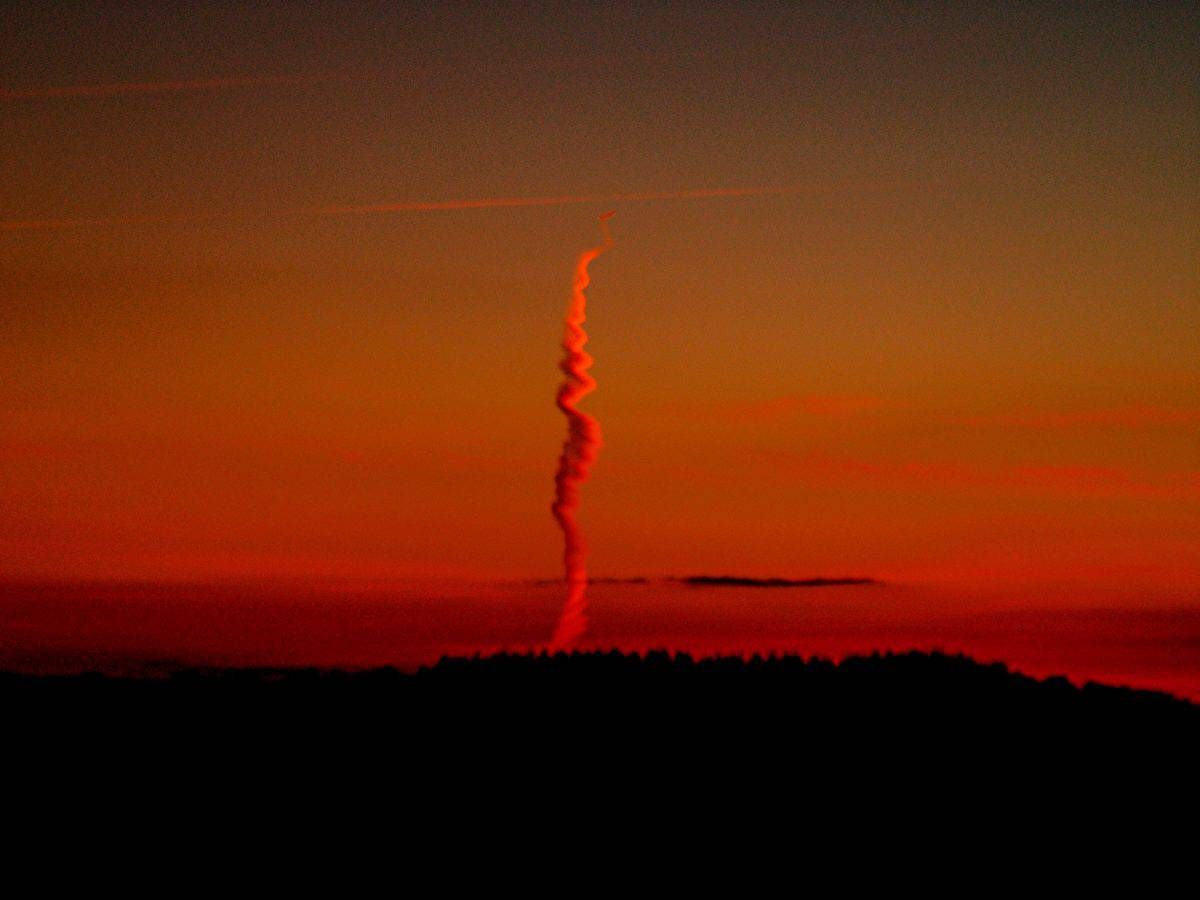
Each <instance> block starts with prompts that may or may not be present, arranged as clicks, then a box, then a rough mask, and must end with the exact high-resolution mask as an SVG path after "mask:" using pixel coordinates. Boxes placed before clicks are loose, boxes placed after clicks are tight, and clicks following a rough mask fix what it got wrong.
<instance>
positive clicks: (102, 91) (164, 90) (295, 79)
mask: <svg viewBox="0 0 1200 900" xmlns="http://www.w3.org/2000/svg"><path fill="white" fill-rule="evenodd" d="M338 77H339V76H335V75H330V74H315V75H226V76H222V77H218V78H186V79H180V80H175V81H117V82H107V83H104V84H70V85H59V86H53V87H26V88H7V87H0V100H53V99H58V98H66V97H120V96H124V95H128V94H170V93H179V92H185V91H215V90H221V89H223V88H242V87H261V86H267V85H302V84H317V83H320V82H323V81H331V80H334V79H335V78H338Z"/></svg>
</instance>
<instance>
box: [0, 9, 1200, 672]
mask: <svg viewBox="0 0 1200 900" xmlns="http://www.w3.org/2000/svg"><path fill="white" fill-rule="evenodd" d="M1197 60H1200V12H1198V11H1197V7H1196V5H1195V4H1191V3H1155V4H1106V3H1094V4H1082V5H1076V4H1062V5H1061V6H1059V5H1053V4H974V3H950V4H938V3H931V4H912V5H909V4H887V3H885V4H861V3H833V4H795V3H780V4H773V3H747V4H738V5H732V4H723V3H713V4H699V3H688V4H683V3H679V4H649V5H645V6H640V7H638V8H636V9H635V8H633V7H632V6H627V5H624V4H545V5H543V4H532V3H531V4H513V5H492V4H429V5H428V7H423V6H421V5H417V4H412V5H407V4H395V3H383V2H380V3H344V4H340V3H323V4H303V5H302V4H293V3H261V4H244V3H228V4H223V3H209V4H202V5H196V4H186V3H179V4H173V3H133V2H130V3H96V4H89V3H72V4H57V3H41V2H38V3H33V2H28V3H22V2H9V3H5V4H4V6H3V9H2V10H0V122H2V123H3V124H2V127H0V171H2V173H3V179H2V181H0V329H2V332H0V333H2V335H3V341H2V342H0V578H4V579H7V580H9V581H14V582H35V581H42V580H85V581H88V580H90V581H95V580H106V579H135V580H142V581H153V582H171V581H195V580H222V579H230V578H240V579H244V578H281V577H282V578H296V577H299V578H310V577H317V578H330V577H336V578H344V579H391V580H395V581H398V582H404V581H405V580H406V579H429V578H439V579H462V580H476V581H488V580H492V581H495V580H513V579H525V578H553V577H555V576H556V575H558V574H559V573H560V566H561V554H562V539H561V535H560V534H559V532H558V530H557V528H556V526H555V522H554V520H553V518H552V517H551V516H550V513H549V503H550V500H551V499H552V497H553V474H554V464H555V460H556V458H557V454H558V451H559V448H560V446H561V443H562V439H563V429H564V424H563V420H562V416H561V415H560V414H559V412H558V411H557V410H556V409H555V408H554V404H553V398H554V392H555V389H556V386H557V384H558V381H559V378H560V373H559V372H558V369H557V368H556V366H557V361H558V356H559V346H558V345H559V340H560V337H561V329H562V314H563V310H564V308H565V304H566V301H567V298H568V296H569V291H570V277H571V271H572V267H573V265H574V263H575V259H576V257H577V256H578V254H579V252H580V251H581V250H583V249H585V248H586V247H588V246H591V245H593V244H595V243H596V241H597V237H598V231H597V226H596V219H597V216H598V214H599V213H601V212H603V211H605V210H608V209H613V210H616V215H615V216H614V218H613V219H612V221H611V227H612V233H613V238H614V241H615V243H614V246H613V249H612V250H611V251H610V252H608V253H607V254H605V255H604V256H603V257H602V258H600V259H598V260H596V261H595V262H594V263H593V264H592V268H591V276H592V284H591V286H590V288H589V291H588V304H589V308H588V331H589V334H590V337H591V343H590V344H589V349H590V350H591V352H592V353H593V355H594V356H595V358H596V362H595V366H594V368H593V369H592V374H593V375H594V376H595V377H596V379H597V381H598V384H599V387H598V389H597V391H596V392H595V393H594V394H592V395H591V396H589V397H588V398H587V399H586V400H585V401H584V403H583V406H584V408H586V409H587V411H588V412H589V413H590V414H592V415H594V416H595V417H596V418H597V419H599V421H600V422H601V425H602V428H603V432H604V439H605V446H604V449H603V452H602V454H601V457H600V459H599V461H598V462H597V464H596V466H595V468H594V471H593V478H592V480H591V481H590V482H589V483H588V484H587V485H586V487H585V489H584V501H583V508H582V511H581V513H580V521H581V523H582V525H583V527H584V528H585V530H586V532H587V535H588V542H589V544H590V547H591V556H590V560H589V566H590V569H591V571H592V573H593V574H595V575H601V576H635V575H637V576H643V575H650V576H657V575H669V574H687V573H693V572H735V573H738V574H743V575H758V576H788V577H809V576H818V575H855V576H864V577H874V578H879V579H882V580H885V581H888V582H889V583H896V584H916V585H921V584H927V585H934V584H937V585H942V586H945V585H962V586H966V587H970V588H971V589H972V590H978V589H984V588H989V589H990V588H1013V589H1016V588H1018V587H1019V588H1020V589H1021V590H1025V591H1027V593H1026V594H1024V595H1023V596H1025V597H1027V598H1028V599H1027V600H1025V601H1022V602H1023V603H1025V604H1027V605H1028V606H1029V607H1035V606H1040V605H1045V604H1047V603H1054V604H1067V605H1072V606H1084V605H1087V604H1088V603H1091V602H1092V600H1093V598H1094V597H1095V596H1097V594H1096V593H1095V592H1096V591H1101V592H1104V591H1107V592H1108V593H1106V594H1104V596H1106V597H1108V598H1109V599H1108V600H1106V601H1105V602H1111V603H1115V604H1117V605H1121V606H1125V607H1139V606H1145V605H1147V604H1149V605H1154V604H1158V605H1162V606H1171V607H1173V608H1174V607H1180V606H1182V607H1187V608H1192V609H1197V608H1200V552H1198V551H1197V548H1200V352H1198V351H1200V264H1198V260H1200V152H1198V151H1200V112H1198V111H1200V64H1198V63H1197ZM733 189H737V190H741V189H745V190H746V191H747V194H746V195H744V196H736V195H734V196H720V195H719V194H720V193H721V192H722V191H727V190H729V191H732V192H733V193H734V194H736V191H734V190H733ZM708 192H713V193H714V194H716V195H714V196H695V194H706V193H708ZM677 194H693V196H688V197H678V198H675V199H670V197H671V196H672V195H677ZM646 195H654V196H657V197H658V198H659V199H623V200H622V199H615V200H612V201H609V200H605V199H603V198H609V197H618V198H619V197H626V198H628V197H639V196H640V197H645V196H646ZM511 198H516V199H522V200H523V199H537V198H568V199H569V198H595V199H590V200H588V199H585V200H583V201H581V202H569V203H568V202H564V203H551V202H547V203H545V204H542V203H538V204H536V205H499V206H490V205H487V203H484V204H474V203H468V204H462V205H461V206H462V207H463V208H451V209H424V210H423V209H420V208H418V207H420V206H421V205H422V204H433V205H442V204H445V202H446V201H458V200H472V201H474V200H478V201H486V202H488V203H490V202H491V201H495V200H498V199H511ZM392 205H394V206H400V207H402V208H401V209H393V210H387V209H380V207H387V206H392ZM451 205H453V204H451ZM1114 585H1117V586H1119V588H1120V592H1118V593H1119V596H1117V595H1116V594H1113V590H1114V587H1113V586H1114ZM1114 598H1115V599H1114ZM1197 647H1200V638H1198V639H1197V645H1196V647H1193V648H1192V649H1191V650H1190V651H1189V652H1191V653H1192V655H1193V658H1195V657H1196V656H1197V655H1200V651H1198V650H1197ZM1197 665H1198V667H1200V661H1198V662H1197Z"/></svg>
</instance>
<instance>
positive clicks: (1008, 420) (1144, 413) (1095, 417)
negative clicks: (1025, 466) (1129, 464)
mask: <svg viewBox="0 0 1200 900" xmlns="http://www.w3.org/2000/svg"><path fill="white" fill-rule="evenodd" d="M954 421H955V422H957V423H960V424H963V425H971V426H976V427H987V426H996V427H1002V428H1022V429H1037V430H1070V429H1083V428H1151V427H1154V426H1160V425H1196V424H1200V409H1176V408H1171V407H1166V406H1154V405H1149V404H1131V405H1129V406H1118V407H1111V408H1108V409H1093V410H1072V411H1057V412H1045V411H1027V412H1016V413H1001V414H994V415H979V416H959V417H956V418H955V420H954Z"/></svg>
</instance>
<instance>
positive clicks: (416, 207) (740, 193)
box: [0, 185, 838, 231]
mask: <svg viewBox="0 0 1200 900" xmlns="http://www.w3.org/2000/svg"><path fill="white" fill-rule="evenodd" d="M834 190H838V188H837V187H834V186H824V187H822V186H814V185H792V186H784V187H731V188H698V189H695V190H685V191H644V192H640V193H625V194H562V195H558V196H554V197H475V198H469V199H461V200H414V201H403V202H400V203H367V204H340V205H331V206H310V207H300V208H294V209H276V210H260V211H254V210H227V211H224V212H213V213H194V214H189V215H183V214H181V215H144V216H143V215H131V216H84V217H78V218H72V217H59V218H44V219H0V231H35V230H54V229H62V228H79V227H82V226H85V225H153V224H172V223H179V224H185V223H189V222H206V221H225V220H239V219H259V218H264V219H270V218H278V217H294V216H343V215H366V214H369V213H403V212H439V211H449V210H461V209H515V208H521V207H534V206H571V205H579V204H585V203H645V202H650V201H654V200H704V199H721V198H728V199H736V198H739V197H782V196H788V195H794V194H819V193H829V192H831V191H834Z"/></svg>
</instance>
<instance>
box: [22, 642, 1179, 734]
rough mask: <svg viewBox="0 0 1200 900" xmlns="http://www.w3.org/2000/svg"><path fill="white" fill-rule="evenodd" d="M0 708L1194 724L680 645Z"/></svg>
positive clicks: (193, 684)
mask: <svg viewBox="0 0 1200 900" xmlns="http://www.w3.org/2000/svg"><path fill="white" fill-rule="evenodd" d="M0 703H3V705H4V706H5V707H6V708H7V709H8V710H10V711H18V710H23V711H25V712H27V713H31V714H36V713H39V712H49V711H56V712H59V713H64V714H66V713H72V712H74V713H82V714H89V715H90V714H95V713H97V712H105V713H107V714H112V715H115V716H124V715H132V716H133V717H134V718H137V717H141V716H145V717H153V718H154V719H155V721H156V722H159V723H161V722H163V721H169V720H170V719H171V718H172V717H178V716H189V717H190V716H195V715H202V716H205V717H208V718H210V719H212V720H213V721H214V723H215V724H220V723H221V722H222V721H226V720H228V721H233V720H235V719H238V718H239V717H242V716H249V717H250V718H251V719H254V718H255V717H257V716H259V715H262V714H267V715H270V716H275V717H282V719H283V720H286V719H287V718H288V717H289V716H293V715H302V717H303V718H304V719H305V720H306V721H315V720H316V719H317V718H320V717H338V718H347V717H349V718H354V717H361V718H363V719H364V720H370V721H372V722H374V723H377V724H378V723H382V724H385V725H396V726H397V727H399V725H400V724H402V723H404V722H405V721H407V720H411V719H412V718H413V717H417V718H424V717H428V716H430V715H441V714H446V715H449V716H451V717H454V718H462V717H467V718H469V717H482V718H490V717H494V716H496V715H500V714H503V715H504V716H506V717H509V718H510V719H514V720H515V719H528V720H529V721H531V722H543V723H550V724H554V725H555V726H557V725H562V724H564V723H569V722H571V721H574V720H580V721H587V722H593V723H594V722H596V721H600V720H603V721H605V722H606V723H607V724H608V725H609V726H611V727H613V728H614V729H617V730H620V729H621V728H622V727H625V726H626V725H629V724H633V723H637V724H638V725H639V726H640V725H643V724H645V723H646V722H647V721H648V722H650V723H651V727H653V728H656V729H661V728H666V727H668V725H669V726H671V727H674V726H679V727H691V726H695V725H697V724H701V723H704V724H706V725H709V724H711V725H719V724H721V722H722V721H723V720H725V719H731V718H733V719H738V720H740V721H748V720H758V721H759V722H760V724H762V725H766V726H775V725H788V726H792V725H800V724H812V723H814V722H821V723H825V724H828V723H830V722H833V721H839V722H842V723H845V724H855V725H878V724H880V723H895V722H906V723H912V722H917V721H920V722H923V723H924V724H925V726H926V727H933V728H958V727H961V726H962V725H964V724H969V723H970V724H981V723H991V724H1004V725H1005V726H1006V727H1010V728H1017V729H1021V728H1025V727H1037V728H1044V727H1052V728H1058V727H1061V726H1062V725H1063V723H1070V724H1071V725H1089V726H1102V727H1106V728H1108V727H1113V728H1115V727H1133V726H1139V727H1140V726H1143V725H1152V726H1155V727H1157V726H1167V725H1180V726H1191V727H1196V726H1200V706H1197V705H1195V704H1192V703H1189V702H1188V701H1186V700H1182V699H1179V698H1176V697H1172V696H1170V695H1168V694H1164V693H1160V692H1156V691H1147V690H1137V689H1133V688H1125V687H1114V686H1108V685H1101V684H1095V683H1088V684H1086V685H1083V686H1082V687H1077V686H1075V685H1073V684H1072V683H1071V682H1069V681H1068V680H1067V679H1066V678H1064V677H1051V678H1047V679H1035V678H1031V677H1029V676H1027V675H1023V674H1021V673H1018V672H1013V671H1011V670H1009V669H1008V667H1006V666H1005V665H1003V664H1002V663H992V664H982V663H978V662H976V661H974V660H972V659H970V658H968V657H965V656H961V655H948V654H944V653H936V652H935V653H919V652H909V653H900V654H893V653H887V654H872V655H870V656H857V657H850V658H847V659H845V660H843V661H841V662H840V663H834V662H831V661H829V660H826V659H820V658H810V659H806V658H804V657H801V656H796V655H784V656H774V655H772V656H769V657H762V656H759V655H757V654H756V655H755V656H753V657H751V658H748V659H747V658H743V657H738V656H725V657H711V658H702V659H694V658H692V657H691V656H690V655H688V654H686V653H675V654H672V653H668V652H665V651H652V652H650V653H646V654H638V653H623V652H619V651H616V650H613V651H609V652H599V651H594V652H585V653H581V652H576V653H570V654H567V653H558V654H548V653H545V652H543V653H526V654H511V653H500V654H496V655H493V656H473V657H465V658H450V657H444V658H443V659H442V660H441V661H439V662H438V663H437V664H435V665H433V666H427V667H422V668H420V669H418V670H417V671H416V672H413V673H405V672H402V671H399V670H396V669H391V668H384V669H375V670H367V671H343V670H320V669H187V670H182V671H178V672H174V673H171V674H168V675H165V676H160V677H145V678H137V677H119V676H105V675H98V674H86V675H75V676H34V675H21V674H15V673H0Z"/></svg>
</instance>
